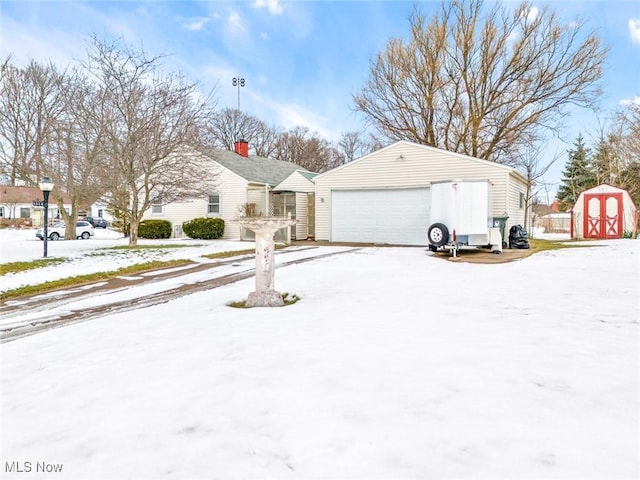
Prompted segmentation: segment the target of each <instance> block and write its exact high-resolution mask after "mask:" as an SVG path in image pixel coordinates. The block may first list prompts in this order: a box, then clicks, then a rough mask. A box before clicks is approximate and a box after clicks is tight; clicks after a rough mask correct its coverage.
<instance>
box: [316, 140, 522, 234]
mask: <svg viewBox="0 0 640 480" xmlns="http://www.w3.org/2000/svg"><path fill="white" fill-rule="evenodd" d="M445 180H456V181H461V180H488V181H489V182H490V192H489V196H490V199H489V214H490V215H493V216H494V217H504V216H508V217H509V218H508V219H507V222H506V229H505V230H506V232H505V233H506V234H505V236H508V231H509V227H510V226H512V225H518V224H520V225H523V224H524V218H525V208H526V205H525V194H526V186H527V183H526V179H525V178H524V177H523V176H522V175H521V174H520V173H519V172H517V171H516V170H515V169H513V168H511V167H508V166H505V165H501V164H498V163H494V162H489V161H485V160H480V159H477V158H473V157H469V156H467V155H461V154H457V153H452V152H448V151H445V150H440V149H437V148H433V147H428V146H424V145H419V144H416V143H412V142H407V141H400V142H397V143H394V144H392V145H390V146H388V147H385V148H383V149H381V150H378V151H376V152H373V153H371V154H369V155H365V156H364V157H361V158H359V159H357V160H354V161H353V162H350V163H347V164H345V165H342V166H340V167H337V168H335V169H333V170H330V171H328V172H325V173H322V174H320V175H318V176H316V177H315V179H314V182H315V187H316V188H315V200H316V205H315V206H316V208H315V216H316V232H315V238H316V239H317V240H328V241H331V242H341V241H344V242H365V243H386V244H397V245H427V243H428V241H427V229H428V227H429V225H430V204H431V191H430V184H431V183H432V182H437V181H445Z"/></svg>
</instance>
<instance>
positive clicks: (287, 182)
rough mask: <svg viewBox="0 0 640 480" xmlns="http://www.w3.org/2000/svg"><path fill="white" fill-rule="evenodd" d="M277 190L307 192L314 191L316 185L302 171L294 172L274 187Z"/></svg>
mask: <svg viewBox="0 0 640 480" xmlns="http://www.w3.org/2000/svg"><path fill="white" fill-rule="evenodd" d="M273 190H274V191H276V192H305V193H312V192H313V191H314V190H315V185H314V184H313V182H312V181H311V180H309V179H307V178H306V177H305V176H304V175H302V174H301V173H300V172H297V171H296V172H293V173H292V174H291V175H289V176H288V177H287V178H285V179H284V180H283V181H282V182H280V183H279V184H278V185H276V187H275V188H274V189H273Z"/></svg>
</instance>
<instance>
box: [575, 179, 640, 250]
mask: <svg viewBox="0 0 640 480" xmlns="http://www.w3.org/2000/svg"><path fill="white" fill-rule="evenodd" d="M637 225H638V209H637V208H636V206H635V205H634V203H633V200H632V199H631V196H630V195H629V192H627V191H626V190H623V189H622V188H617V187H614V186H611V185H607V184H606V183H603V184H601V185H598V186H597V187H593V188H590V189H588V190H585V191H584V192H582V193H581V194H580V195H579V196H578V199H577V200H576V203H575V205H574V206H573V209H572V210H571V238H622V237H623V236H624V234H625V233H631V234H633V235H634V236H635V235H636V234H637V233H638V229H637Z"/></svg>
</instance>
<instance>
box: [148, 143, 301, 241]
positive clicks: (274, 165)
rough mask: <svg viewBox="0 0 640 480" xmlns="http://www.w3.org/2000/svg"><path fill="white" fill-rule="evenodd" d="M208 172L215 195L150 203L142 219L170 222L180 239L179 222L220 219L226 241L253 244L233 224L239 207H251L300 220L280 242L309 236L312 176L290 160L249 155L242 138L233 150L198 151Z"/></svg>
mask: <svg viewBox="0 0 640 480" xmlns="http://www.w3.org/2000/svg"><path fill="white" fill-rule="evenodd" d="M194 154H196V155H201V156H203V159H204V160H205V162H204V164H205V165H206V167H205V168H206V169H208V171H206V172H203V174H204V175H211V176H214V177H215V178H216V184H217V187H216V191H213V192H211V194H209V195H208V196H207V198H194V199H191V200H189V201H182V202H173V203H169V204H161V203H158V204H152V205H151V208H150V209H149V210H148V211H147V212H146V213H145V215H144V217H143V219H163V220H168V221H169V222H171V224H172V228H173V236H174V237H180V236H182V235H183V232H182V224H183V223H184V222H186V221H189V220H193V219H194V218H200V217H218V218H222V219H223V220H224V221H225V229H224V235H223V237H222V238H224V239H243V240H252V239H253V232H251V231H249V230H245V229H241V228H240V226H239V225H238V224H237V223H235V222H234V220H235V219H237V218H238V216H239V215H240V213H241V212H242V211H243V209H245V208H247V205H249V206H250V208H251V210H252V211H253V213H255V214H257V215H263V216H269V215H287V214H291V216H292V218H296V219H297V220H298V224H297V225H296V226H295V228H291V230H290V237H289V238H283V237H282V235H283V234H285V233H286V232H279V235H280V236H276V238H277V239H278V240H289V239H294V240H295V239H299V238H307V235H308V233H307V232H308V230H309V227H308V221H307V214H306V212H307V210H308V207H307V204H308V202H309V193H310V191H311V192H312V191H313V182H312V181H311V179H312V178H313V177H312V176H313V174H312V173H311V172H308V171H307V170H306V169H304V168H302V167H300V166H299V165H296V164H294V163H291V162H283V161H280V160H274V159H271V158H264V157H259V156H256V155H249V144H248V143H247V142H245V141H243V140H241V141H238V142H236V143H235V145H234V151H228V150H213V149H211V150H199V151H197V152H194Z"/></svg>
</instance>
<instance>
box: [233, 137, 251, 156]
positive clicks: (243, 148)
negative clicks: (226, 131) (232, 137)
mask: <svg viewBox="0 0 640 480" xmlns="http://www.w3.org/2000/svg"><path fill="white" fill-rule="evenodd" d="M233 151H234V152H236V153H237V154H238V155H242V156H243V157H248V156H249V142H247V141H246V140H242V139H240V140H238V141H237V142H235V143H234V144H233Z"/></svg>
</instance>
